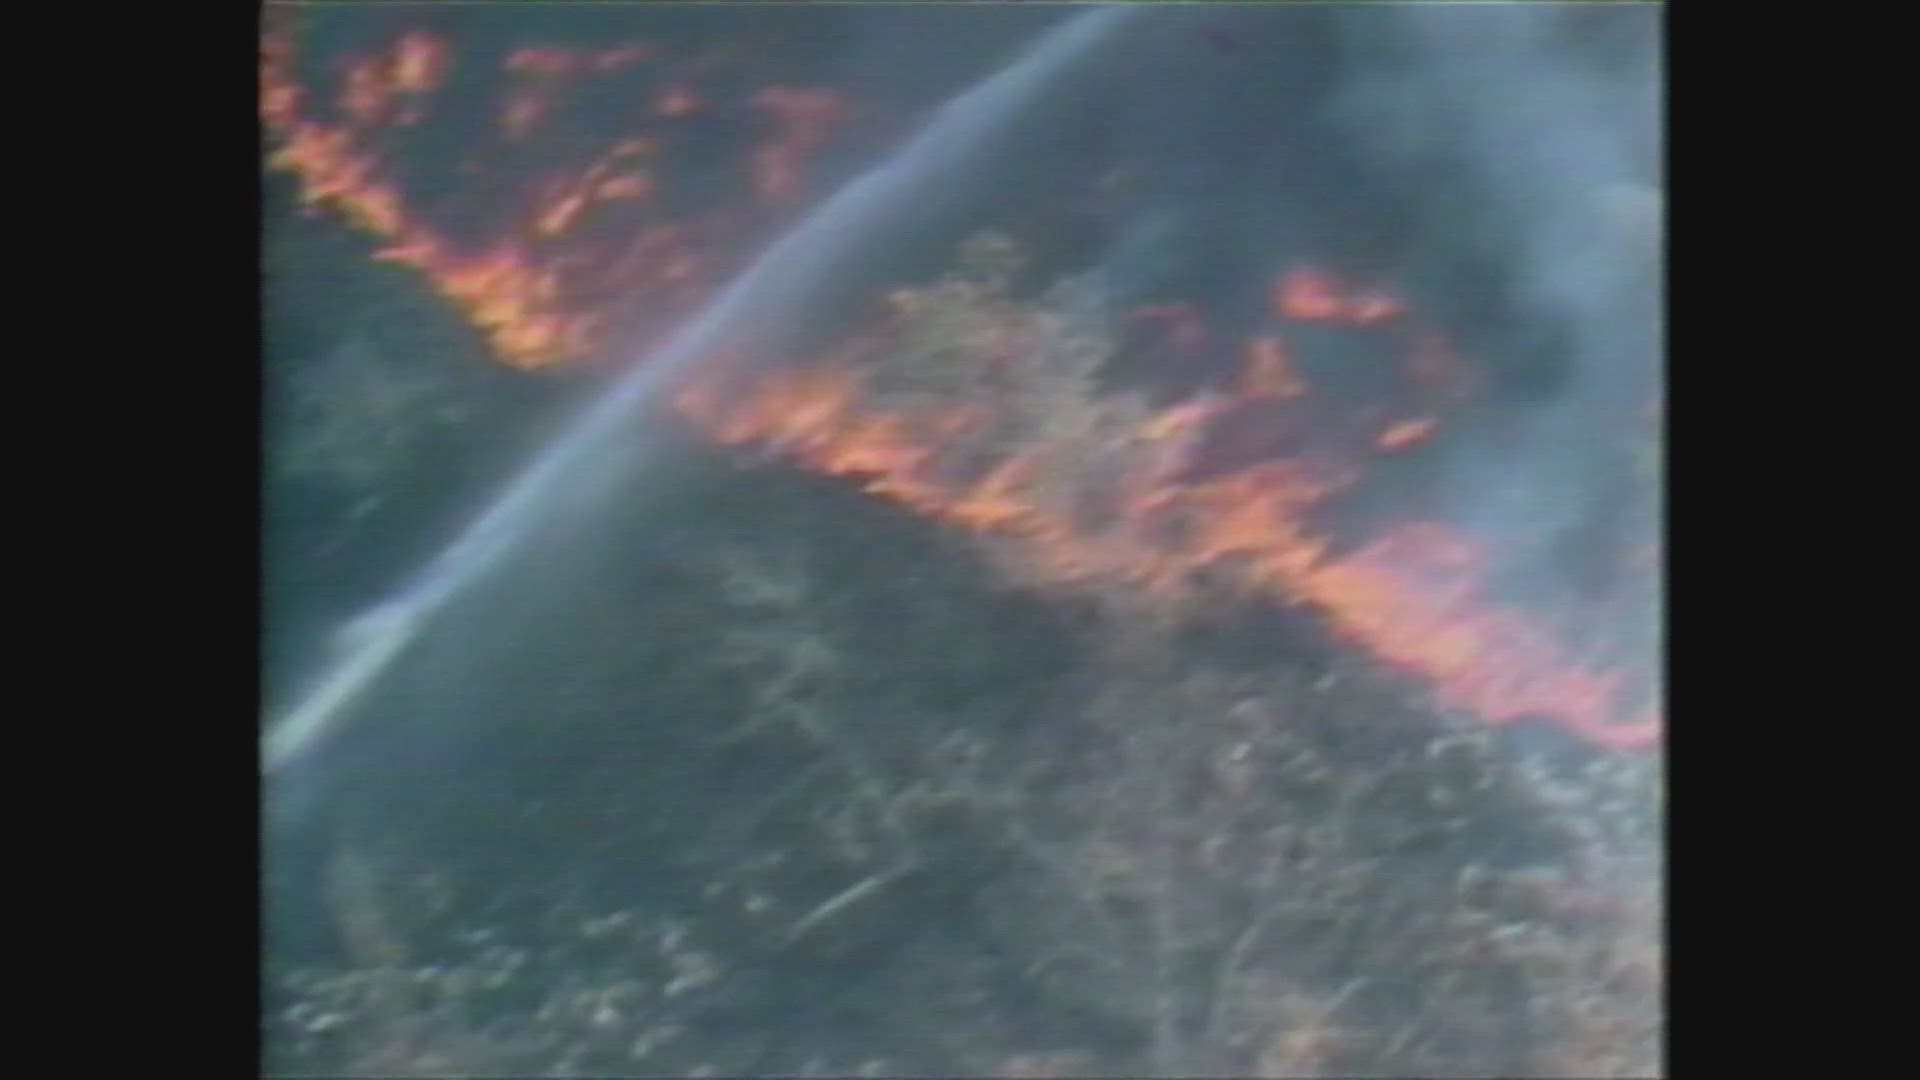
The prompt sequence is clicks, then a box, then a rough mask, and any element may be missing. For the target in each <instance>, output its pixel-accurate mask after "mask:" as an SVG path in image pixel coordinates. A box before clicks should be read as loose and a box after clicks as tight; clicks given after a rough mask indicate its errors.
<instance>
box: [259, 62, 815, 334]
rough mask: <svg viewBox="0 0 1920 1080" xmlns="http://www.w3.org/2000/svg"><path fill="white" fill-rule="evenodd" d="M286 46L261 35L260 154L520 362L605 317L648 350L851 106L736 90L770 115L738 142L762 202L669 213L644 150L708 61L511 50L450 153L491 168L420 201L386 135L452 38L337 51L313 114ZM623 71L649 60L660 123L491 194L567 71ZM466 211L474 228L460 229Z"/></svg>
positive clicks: (562, 97) (403, 120)
mask: <svg viewBox="0 0 1920 1080" xmlns="http://www.w3.org/2000/svg"><path fill="white" fill-rule="evenodd" d="M295 57H296V53H295V49H294V39H293V37H292V36H291V35H290V34H288V33H285V32H278V33H269V34H268V35H266V36H265V37H264V39H263V42H262V48H261V97H260V111H261V118H262V120H263V121H264V122H265V124H266V126H267V128H268V130H269V132H270V133H271V134H272V135H273V137H274V139H275V142H276V143H277V146H276V148H275V149H274V150H273V152H272V153H271V154H270V155H269V157H268V160H267V164H268V167H269V168H272V169H275V170H278V171H283V172H287V173H290V174H292V175H293V176H294V177H296V178H297V180H298V182H299V198H300V200H301V202H302V203H303V204H305V205H306V206H307V207H309V208H312V209H320V208H325V209H327V210H330V211H332V212H334V213H336V214H338V215H339V216H341V217H342V218H344V219H345V220H346V221H348V222H349V223H350V224H352V225H353V226H354V227H356V228H358V229H360V230H362V231H363V232H366V233H368V234H371V235H372V236H374V237H377V238H379V239H380V240H382V241H384V242H385V243H384V246H383V247H382V248H381V249H380V251H379V254H378V256H377V257H378V258H380V259H383V260H385V261H389V262H394V263H398V264H400V265H402V266H406V267H408V268H410V269H412V270H415V271H417V272H418V273H419V274H420V275H421V276H422V277H423V278H424V279H425V280H426V281H427V282H428V284H429V285H430V286H431V287H432V288H433V289H434V290H435V291H436V292H438V293H439V294H440V295H441V296H442V297H443V298H444V299H446V300H447V301H448V302H449V303H451V304H452V305H453V306H454V307H455V308H457V309H458V310H460V311H461V312H462V313H463V314H464V315H465V316H466V317H467V319H468V320H469V321H470V322H471V323H472V324H473V325H474V326H475V327H476V328H477V329H478V330H480V331H481V332H482V333H483V334H484V335H485V336H486V338H487V341H488V343H489V344H490V345H491V346H492V348H493V350H494V352H495V353H496V354H497V355H499V356H500V357H501V358H502V359H503V360H504V361H506V362H507V363H510V364H513V365H515V366H517V367H522V368H528V369H536V368H550V367H555V366H558V365H563V364H567V363H572V362H578V361H581V360H583V359H586V358H588V357H590V356H591V355H592V354H593V352H594V350H595V349H596V348H598V347H600V346H602V345H603V344H604V343H605V342H606V341H607V340H608V338H609V336H610V335H611V334H612V333H613V332H614V331H615V330H616V329H617V330H619V331H620V337H621V340H622V342H623V343H627V344H630V345H631V346H632V347H634V348H638V349H644V348H645V346H646V345H647V344H648V342H649V341H650V340H653V339H654V338H655V336H657V335H658V334H660V333H664V332H665V330H666V328H668V327H670V326H671V325H672V324H673V323H674V322H676V321H678V320H679V319H682V318H685V317H687V316H688V315H690V314H691V313H692V312H693V311H694V310H696V309H697V308H698V305H699V303H700V301H701V300H703V299H704V298H705V296H706V295H707V294H708V292H709V291H710V290H711V288H712V286H713V283H714V280H715V278H716V276H717V275H718V274H720V273H724V272H725V271H726V270H728V269H732V266H731V265H726V264H727V263H728V262H729V261H730V260H728V259H718V258H716V257H715V255H714V253H716V252H724V251H741V252H744V251H746V250H748V249H750V248H751V246H752V244H753V243H754V242H755V241H756V240H757V239H759V238H761V237H763V236H764V235H765V234H766V233H767V232H768V231H769V230H770V229H771V228H773V227H774V225H775V224H776V223H777V219H778V216H779V213H780V211H781V209H782V208H783V207H784V206H785V205H786V204H788V203H789V202H791V201H792V200H793V199H795V198H796V197H797V196H798V195H799V194H800V193H801V192H802V191H803V190H804V189H805V187H806V183H807V177H808V170H809V167H810V165H811V161H812V159H813V157H814V156H815V155H817V154H818V153H820V152H821V151H822V150H823V149H824V148H825V147H826V146H828V145H829V144H830V142H831V141H832V139H833V137H834V136H835V135H836V134H837V133H838V132H839V131H841V130H842V128H843V127H844V124H845V121H846V119H847V117H848V115H849V109H850V106H849V104H848V102H847V101H846V99H845V98H844V97H843V96H842V95H840V94H837V93H834V92H831V91H823V90H815V89H809V88H805V87H791V86H775V87H768V88H764V89H762V90H760V91H757V92H740V93H737V94H736V96H737V97H740V99H741V100H739V101H737V102H735V103H733V107H734V108H735V109H736V111H738V112H741V113H743V114H745V113H749V112H757V113H765V114H771V115H772V116H773V117H774V123H773V125H772V130H771V131H769V132H768V133H767V134H766V135H765V138H764V139H763V140H762V142H761V143H760V144H759V145H758V146H756V147H753V148H751V149H750V150H748V151H746V152H744V153H743V154H742V155H741V159H742V160H741V168H742V169H743V171H745V172H746V173H748V174H749V176H750V177H751V186H752V188H753V190H754V191H756V192H757V193H758V195H759V197H760V201H759V203H758V204H757V205H748V206H738V205H712V200H710V199H709V200H705V201H706V202H708V203H709V205H708V206H706V208H704V209H701V210H696V211H692V212H689V211H687V210H686V209H685V208H684V207H683V208H681V209H680V210H678V211H677V212H676V213H677V214H678V216H677V217H669V216H668V214H669V211H668V210H667V209H665V208H664V207H661V206H659V205H657V203H658V202H659V200H658V199H657V198H656V196H658V195H659V194H660V189H661V183H662V181H661V178H660V177H659V176H658V175H657V174H656V173H655V172H654V171H653V170H652V168H651V163H652V161H653V160H654V158H656V157H657V156H658V155H659V154H660V153H661V152H662V148H663V146H664V145H665V140H666V139H667V138H668V137H669V136H670V135H672V134H673V133H674V132H675V131H677V130H679V129H678V128H677V127H674V126H673V125H684V124H686V123H688V122H689V121H690V120H692V119H693V118H695V117H697V116H700V115H702V114H704V113H706V112H708V111H710V110H711V109H713V108H715V107H716V103H715V99H714V98H713V96H711V95H708V94H706V93H704V92H702V91H701V90H699V89H698V88H696V87H695V86H693V85H691V82H690V78H691V76H692V75H693V74H696V73H698V72H702V71H707V70H710V69H711V68H712V67H713V66H714V57H713V56H712V55H708V56H700V57H694V58H692V59H690V60H688V61H686V62H684V63H680V64H677V65H675V64H669V63H667V62H666V61H667V58H666V57H665V55H664V50H662V49H660V48H658V47H656V46H654V45H652V44H648V43H634V44H627V45H621V46H616V47H610V48H605V49H600V50H591V51H579V50H566V49H556V48H522V49H517V50H515V51H513V52H512V53H510V54H508V55H507V56H506V57H505V58H504V60H502V61H501V63H500V73H499V76H500V78H501V79H502V80H503V82H504V86H503V89H502V91H501V95H500V97H499V100H498V103H497V107H496V110H495V113H494V120H493V125H494V126H493V128H492V130H491V132H490V134H491V137H492V139H493V140H494V142H495V146H494V147H493V148H492V151H491V155H489V152H488V150H487V149H486V148H484V147H482V149H480V150H479V151H477V152H476V154H475V156H474V157H473V158H471V159H469V160H468V161H467V162H466V163H465V164H464V165H463V167H462V170H461V171H462V173H464V174H466V175H469V176H479V177H486V178H490V179H491V180H492V182H490V183H473V184H471V185H469V188H470V190H469V189H468V188H457V189H455V190H454V191H453V192H452V194H453V195H454V196H459V195H465V196H467V198H468V200H469V201H470V202H477V203H478V204H480V205H479V206H478V207H475V206H472V205H467V204H466V203H462V202H461V201H460V200H459V199H457V198H450V197H449V196H448V195H447V194H443V195H442V197H441V198H440V200H438V201H440V202H441V203H443V204H444V205H442V206H437V207H435V208H433V209H431V210H429V209H427V208H425V207H422V206H420V205H417V204H415V203H412V202H410V201H409V199H408V197H407V195H406V191H405V189H404V188H403V185H402V182H401V181H400V179H399V176H400V175H401V170H399V169H398V168H397V167H396V166H395V164H394V160H393V159H394V156H395V155H394V153H393V151H394V150H395V149H404V146H396V140H397V136H398V134H399V133H400V132H402V131H403V130H404V129H409V128H413V127H415V126H417V125H419V124H420V123H421V122H422V121H423V120H424V119H426V118H427V117H428V116H430V115H431V114H432V108H433V105H434V103H435V102H434V99H435V95H436V93H437V91H439V89H440V88H441V87H442V86H443V85H444V83H445V81H446V78H447V76H448V73H449V72H450V71H451V70H452V69H453V67H454V65H455V64H456V63H457V62H458V57H457V56H456V55H455V50H454V48H453V46H452V43H451V42H450V41H449V40H448V39H446V38H443V37H440V36H436V35H433V34H429V33H426V32H423V31H408V32H406V33H403V34H400V35H399V36H397V37H396V38H395V39H394V41H393V43H392V45H391V46H390V47H389V48H388V49H386V50H384V51H381V52H378V53H375V54H372V55H364V56H354V57H348V58H346V60H345V62H344V64H343V66H342V71H343V75H342V78H341V84H340V87H339V89H338V92H337V94H336V95H334V100H333V107H332V109H331V112H330V113H327V114H325V115H322V113H321V112H320V111H319V110H317V109H315V108H313V107H312V102H313V98H312V96H311V95H310V94H309V93H308V92H307V91H306V90H305V89H304V88H303V87H302V86H301V84H300V83H299V81H298V80H297V78H296V73H295V70H294V61H295ZM655 68H658V70H657V71H655V70H654V69H655ZM630 75H631V76H634V77H639V78H642V79H646V78H648V77H649V76H651V77H652V79H653V81H654V83H656V84H657V85H658V89H657V90H655V91H654V92H653V96H654V101H655V106H654V108H653V109H652V110H650V111H649V112H650V115H646V119H647V120H649V121H653V122H654V123H655V124H656V125H658V126H657V128H656V129H655V130H647V131H642V132H637V133H633V134H630V135H629V136H627V137H624V138H622V139H619V140H618V141H616V142H615V144H614V145H613V146H612V147H610V148H609V149H608V150H607V151H605V152H604V153H602V154H600V155H599V156H598V157H596V158H594V159H593V160H591V161H589V162H588V163H586V164H584V165H583V166H581V167H579V168H577V169H573V170H570V171H566V172H562V173H559V174H548V175H545V176H531V177H529V178H528V179H526V180H525V181H524V182H523V183H521V184H520V185H519V187H520V188H521V190H520V192H518V193H517V194H518V195H519V198H518V199H517V200H512V201H513V205H512V207H511V208H510V209H506V210H504V211H503V210H502V208H501V207H500V206H498V205H497V203H498V201H499V199H500V197H501V194H502V193H501V191H500V184H499V177H500V176H502V175H512V174H514V173H517V172H528V171H531V170H534V169H538V168H539V165H538V164H537V163H538V162H540V161H541V160H542V158H543V157H544V156H545V155H547V154H549V153H552V152H553V151H554V147H551V146H542V145H540V141H539V133H540V131H541V129H542V126H543V125H545V124H548V123H549V122H551V121H553V120H554V118H555V116H556V114H557V113H558V112H559V111H561V110H564V109H565V108H566V107H567V106H568V104H569V101H570V98H569V95H570V94H572V93H574V92H575V91H576V90H577V88H578V85H579V84H580V83H581V81H582V80H594V79H607V78H612V77H616V76H619V77H623V78H624V77H629V76H630ZM329 117H330V118H329ZM490 156H491V157H492V158H493V159H497V160H489V157H490ZM530 163H532V164H530ZM441 186H442V187H443V188H444V187H445V185H444V184H443V185H441ZM508 194H509V197H510V198H511V196H512V194H514V193H511V192H509V193H508ZM680 201H681V202H686V201H687V200H684V199H683V200H680ZM476 224H479V225H482V226H484V227H486V231H485V232H483V233H481V234H479V235H469V234H471V233H473V231H474V228H475V225H476ZM590 298H597V300H596V299H590ZM636 312H639V313H640V314H639V315H636V314H635V313H636ZM635 324H637V325H635Z"/></svg>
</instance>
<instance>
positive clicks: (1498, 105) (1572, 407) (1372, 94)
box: [1339, 4, 1662, 577]
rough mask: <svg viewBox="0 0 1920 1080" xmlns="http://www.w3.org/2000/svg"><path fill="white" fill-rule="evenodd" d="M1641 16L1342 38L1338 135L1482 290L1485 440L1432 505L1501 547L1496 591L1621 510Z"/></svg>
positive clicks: (1647, 171)
mask: <svg viewBox="0 0 1920 1080" xmlns="http://www.w3.org/2000/svg"><path fill="white" fill-rule="evenodd" d="M1658 19H1659V12H1658V9H1657V8H1655V7H1651V6H1640V5H1633V6H1621V9H1620V10H1618V11H1612V12H1602V13H1599V17H1598V18H1597V19H1596V17H1595V14H1594V13H1592V12H1590V11H1587V10H1584V9H1578V8H1573V9H1566V8H1560V7H1558V6H1555V5H1537V6H1536V5H1498V6H1479V5H1418V4H1414V5H1393V6H1391V7H1390V8H1386V9H1384V10H1381V11H1377V12H1368V13H1365V15H1364V17H1363V16H1362V14H1360V13H1355V14H1353V15H1350V16H1349V18H1348V20H1347V22H1346V24H1345V29H1346V30H1347V32H1348V33H1349V34H1350V35H1351V36H1352V38H1353V42H1352V47H1353V48H1354V49H1355V50H1356V51H1357V52H1360V53H1363V54H1365V55H1366V56H1367V57H1368V58H1369V59H1371V60H1372V61H1373V63H1372V64H1369V65H1365V66H1366V67H1367V68H1369V69H1371V70H1366V71H1364V72H1363V73H1361V74H1358V75H1356V77H1355V78H1354V79H1353V80H1352V81H1351V82H1350V83H1349V84H1348V85H1347V86H1346V87H1345V88H1344V90H1343V92H1342V94H1341V96H1340V102H1339V109H1340V110H1341V115H1342V116H1343V118H1344V119H1345V120H1346V121H1347V125H1346V127H1347V130H1348V131H1349V132H1350V133H1351V136H1352V138H1353V139H1354V140H1355V141H1356V144H1357V145H1358V146H1359V147H1361V148H1363V150H1364V152H1365V154H1366V155H1367V156H1368V157H1370V158H1371V159H1373V160H1374V161H1375V162H1377V163H1378V164H1379V165H1380V166H1382V167H1384V168H1386V169H1388V170H1390V171H1392V172H1396V173H1401V174H1404V175H1425V176H1429V177H1432V178H1433V179H1434V181H1435V191H1436V195H1437V196H1438V198H1436V199H1434V200H1431V201H1429V202H1428V204H1427V207H1426V213H1425V214H1424V215H1423V216H1424V217H1425V219H1426V220H1427V221H1428V222H1429V229H1430V230H1431V233H1432V235H1433V236H1434V238H1435V239H1436V240H1438V241H1440V244H1441V246H1442V247H1445V248H1447V249H1450V250H1453V251H1455V252H1459V253H1460V254H1458V255H1455V256H1454V258H1455V259H1456V260H1457V259H1460V258H1463V257H1464V258H1465V259H1468V260H1472V261H1476V262H1478V263H1479V265H1480V266H1481V267H1482V268H1484V272H1485V274H1486V277H1485V280H1486V281H1488V282H1489V283H1490V289H1491V291H1492V292H1493V294H1494V295H1493V296H1492V297H1491V303H1489V304H1487V305H1486V308H1485V309H1484V310H1485V311H1486V324H1487V325H1486V326H1485V328H1484V330H1485V332H1484V335H1483V341H1482V342H1481V343H1480V344H1481V345H1482V346H1483V347H1484V348H1485V349H1486V350H1487V351H1488V352H1490V353H1492V354H1494V355H1491V356H1490V357H1489V359H1490V360H1492V361H1494V362H1495V363H1496V364H1497V365H1499V366H1500V367H1501V368H1502V369H1503V370H1504V371H1505V372H1507V373H1508V374H1509V376H1510V381H1509V385H1508V386H1507V387H1506V389H1507V390H1508V391H1509V392H1508V393H1506V394H1504V395H1503V396H1502V397H1500V398H1497V399H1496V400H1497V401H1498V402H1499V405H1500V407H1501V409H1502V410H1503V412H1504V415H1500V416H1495V417H1492V418H1491V422H1492V423H1491V426H1492V427H1493V428H1494V429H1495V430H1497V431H1498V432H1499V435H1498V437H1496V438H1492V439H1489V440H1488V442H1487V444H1486V445H1485V446H1484V447H1483V448H1482V449H1481V451H1480V452H1478V453H1471V454H1468V455H1467V456H1466V457H1464V458H1463V459H1462V461H1461V462H1460V463H1459V465H1458V467H1457V469H1456V470H1455V471H1454V473H1453V476H1452V478H1451V484H1452V486H1453V487H1454V488H1455V489H1456V490H1455V494H1454V498H1453V499H1452V500H1451V501H1452V502H1453V503H1454V504H1455V505H1454V506H1453V507H1452V509H1453V510H1454V511H1455V512H1456V513H1457V514H1459V515H1461V516H1463V517H1464V518H1465V520H1464V521H1463V522H1462V523H1463V524H1466V525H1468V526H1470V527H1472V528H1474V530H1475V531H1476V532H1479V533H1481V534H1482V535H1486V536H1489V537H1492V538H1495V539H1497V540H1499V541H1500V542H1501V544H1502V548H1503V550H1504V553H1505V560H1504V561H1505V562H1506V563H1507V567H1508V576H1509V577H1519V576H1522V574H1523V573H1525V572H1529V571H1537V570H1539V569H1541V568H1542V567H1544V566H1545V565H1547V563H1548V562H1550V561H1551V559H1552V558H1553V552H1555V551H1556V550H1557V549H1559V548H1560V546H1561V545H1562V542H1563V539H1564V538H1565V537H1567V536H1568V535H1570V534H1574V533H1578V532H1580V531H1581V530H1583V529H1598V530H1599V531H1602V532H1606V531H1610V530H1609V526H1610V525H1612V524H1613V523H1614V520H1615V519H1616V518H1618V517H1619V516H1620V515H1623V514H1627V513H1629V512H1630V511H1631V509H1632V508H1630V507H1627V506H1623V505H1620V504H1621V503H1622V502H1623V501H1627V500H1628V499H1629V496H1628V493H1626V492H1625V491H1624V490H1623V489H1624V487H1625V486H1626V485H1625V481H1624V479H1623V478H1622V474H1621V470H1622V469H1623V468H1624V467H1625V465H1624V464H1623V458H1624V457H1630V456H1632V452H1633V451H1635V450H1637V449H1640V448H1642V447H1644V444H1645V443H1646V442H1647V441H1649V440H1651V439H1652V438H1653V425H1652V424H1651V423H1650V422H1649V419H1648V410H1649V406H1650V403H1651V402H1652V401H1653V400H1654V399H1655V398H1656V396H1657V395H1658V393H1659V386H1660V378H1661V368H1662V360H1661V341H1660V326H1659V307H1660V304H1661V303H1662V287H1661V281H1660V246H1661V225H1660V221H1661V217H1662V198H1661V193H1660V189H1659V187H1658V186H1657V185H1658V179H1657V178H1658V170H1659V162H1658V145H1659V122H1660V102H1659V92H1660V75H1659V70H1660V54H1659V46H1658V25H1659V24H1658ZM1457 265H1459V264H1458V262H1454V263H1450V264H1449V266H1457ZM1636 442H1638V443H1640V444H1641V446H1636V445H1635V443H1636ZM1637 495H1638V497H1639V498H1641V499H1642V500H1643V501H1644V500H1650V499H1653V498H1656V497H1657V496H1656V494H1655V493H1654V492H1652V491H1651V490H1650V489H1644V488H1643V489H1642V490H1639V491H1638V492H1637ZM1640 509H1641V510H1642V511H1643V515H1642V516H1643V517H1644V516H1645V514H1644V511H1647V510H1649V509H1650V508H1649V507H1646V506H1643V507H1641V508H1640ZM1645 523H1646V524H1649V525H1650V524H1651V521H1650V519H1649V520H1648V521H1646V522H1645ZM1609 546H1611V545H1609Z"/></svg>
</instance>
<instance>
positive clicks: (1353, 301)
mask: <svg viewBox="0 0 1920 1080" xmlns="http://www.w3.org/2000/svg"><path fill="white" fill-rule="evenodd" d="M1273 309H1274V313H1275V314H1277V315H1279V316H1280V317H1281V318H1283V319H1295V320H1298V321H1300V322H1335V323H1346V324H1349V325H1352V326H1372V325H1375V324H1377V323H1383V322H1389V321H1392V320H1394V319H1397V318H1399V317H1400V316H1402V315H1404V314H1405V313H1406V312H1405V309H1404V308H1403V307H1402V306H1401V305H1400V302H1399V301H1397V300H1395V299H1394V298H1393V297H1391V296H1388V295H1386V294H1385V293H1379V292H1355V291H1353V290H1352V289H1351V288H1350V286H1349V285H1348V284H1347V283H1346V282H1345V281H1343V280H1341V279H1340V278H1337V277H1335V276H1334V275H1332V274H1328V273H1325V272H1323V271H1319V270H1309V269H1304V268H1302V269H1295V270H1290V271H1288V272H1287V273H1286V274H1285V275H1283V276H1282V277H1281V279H1280V282H1279V284H1278V285H1276V286H1274V290H1273Z"/></svg>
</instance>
